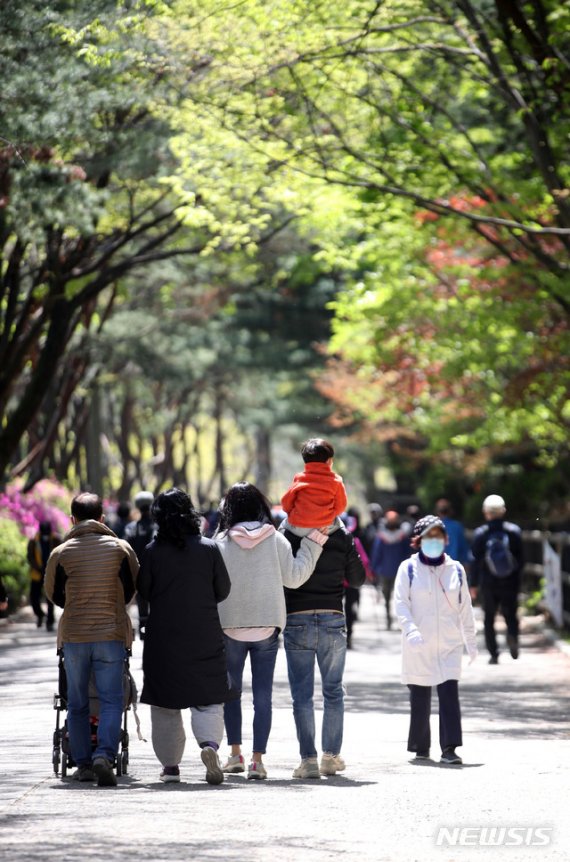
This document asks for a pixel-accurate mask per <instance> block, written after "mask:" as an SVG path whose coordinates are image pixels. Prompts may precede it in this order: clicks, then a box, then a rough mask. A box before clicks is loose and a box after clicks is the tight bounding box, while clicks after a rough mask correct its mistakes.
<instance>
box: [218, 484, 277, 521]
mask: <svg viewBox="0 0 570 862" xmlns="http://www.w3.org/2000/svg"><path fill="white" fill-rule="evenodd" d="M242 521H262V522H265V523H268V524H272V523H273V521H272V518H271V508H270V506H269V501H268V500H267V498H266V497H265V496H264V495H263V494H262V493H261V491H260V490H259V488H256V487H255V485H252V484H251V483H250V482H237V483H236V484H235V485H232V487H231V488H230V489H229V491H228V493H227V494H226V496H225V497H224V499H223V500H222V503H221V505H220V521H219V524H218V530H217V532H218V533H224V532H226V531H227V530H229V529H230V527H233V525H234V524H240V523H241V522H242Z"/></svg>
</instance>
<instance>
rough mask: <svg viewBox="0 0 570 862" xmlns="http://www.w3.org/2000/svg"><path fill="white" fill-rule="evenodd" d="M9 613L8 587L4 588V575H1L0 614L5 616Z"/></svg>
mask: <svg viewBox="0 0 570 862" xmlns="http://www.w3.org/2000/svg"><path fill="white" fill-rule="evenodd" d="M7 611H8V593H7V592H6V587H5V586H4V581H3V580H2V575H0V614H1V615H4V614H6V613H7Z"/></svg>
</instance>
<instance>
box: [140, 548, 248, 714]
mask: <svg viewBox="0 0 570 862" xmlns="http://www.w3.org/2000/svg"><path fill="white" fill-rule="evenodd" d="M137 588H138V591H139V593H140V595H141V596H142V598H143V599H146V600H147V601H149V603H150V614H149V618H148V623H147V626H146V633H145V640H144V649H143V672H144V684H143V690H142V695H141V701H143V703H150V704H153V705H154V706H162V707H166V708H168V709H184V708H186V707H189V706H207V705H208V704H212V703H223V702H224V701H226V700H228V699H229V698H230V697H231V696H233V694H232V693H231V692H230V687H229V683H228V675H227V668H226V654H225V649H224V635H223V632H222V627H221V625H220V618H219V616H218V602H221V601H223V600H224V599H225V598H226V597H227V596H228V595H229V592H230V578H229V575H228V572H227V569H226V566H225V563H224V561H223V559H222V555H221V553H220V550H219V548H218V547H217V545H216V544H215V542H212V541H210V540H209V539H203V538H202V537H201V536H189V537H188V540H187V543H186V547H185V548H177V547H175V546H174V545H171V544H167V543H159V542H157V541H156V540H155V541H153V542H152V543H151V544H150V545H149V546H148V548H147V549H146V552H145V554H144V556H143V560H142V565H141V569H140V572H139V577H138V580H137Z"/></svg>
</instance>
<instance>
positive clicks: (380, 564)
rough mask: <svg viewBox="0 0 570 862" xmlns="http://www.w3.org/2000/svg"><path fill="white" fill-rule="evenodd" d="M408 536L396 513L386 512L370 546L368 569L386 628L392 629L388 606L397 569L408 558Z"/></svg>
mask: <svg viewBox="0 0 570 862" xmlns="http://www.w3.org/2000/svg"><path fill="white" fill-rule="evenodd" d="M410 550H411V549H410V535H409V532H408V529H407V525H406V526H404V525H403V524H402V521H401V518H400V516H399V514H398V512H395V511H393V510H391V511H389V512H386V515H385V516H384V519H383V521H382V522H381V524H380V528H379V530H378V533H377V534H376V538H375V540H374V544H373V545H372V554H371V559H370V568H371V569H372V573H373V575H374V582H375V585H376V589H377V591H378V593H381V594H382V596H383V597H384V603H385V605H386V628H387V629H388V631H390V629H391V628H392V614H391V610H390V605H391V601H392V593H393V591H394V583H395V581H396V575H397V573H398V569H399V567H400V564H401V563H402V561H403V560H407V559H408V557H409V556H410Z"/></svg>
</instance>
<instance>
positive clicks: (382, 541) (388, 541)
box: [370, 529, 411, 578]
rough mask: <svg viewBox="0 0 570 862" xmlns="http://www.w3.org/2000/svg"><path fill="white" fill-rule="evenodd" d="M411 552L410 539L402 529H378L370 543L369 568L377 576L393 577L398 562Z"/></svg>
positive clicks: (398, 564)
mask: <svg viewBox="0 0 570 862" xmlns="http://www.w3.org/2000/svg"><path fill="white" fill-rule="evenodd" d="M410 553H411V547H410V540H409V536H408V535H407V533H406V532H405V531H404V530H402V529H398V530H384V529H380V530H379V531H378V535H377V536H376V538H375V539H374V543H373V545H372V555H371V558H370V568H371V569H372V571H373V572H374V574H375V575H376V576H377V577H380V578H395V577H396V574H397V572H398V569H399V567H400V563H402V562H403V561H404V560H407V559H408V557H409V556H410Z"/></svg>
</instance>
